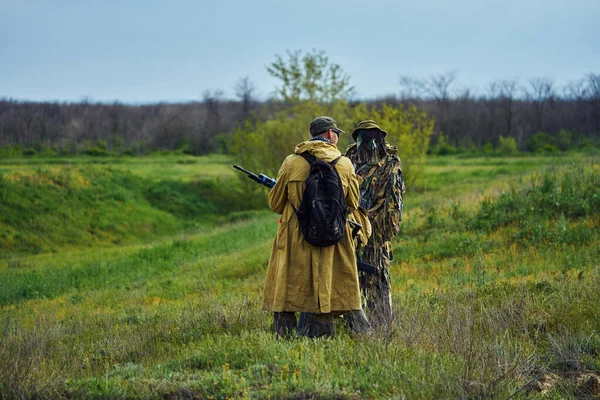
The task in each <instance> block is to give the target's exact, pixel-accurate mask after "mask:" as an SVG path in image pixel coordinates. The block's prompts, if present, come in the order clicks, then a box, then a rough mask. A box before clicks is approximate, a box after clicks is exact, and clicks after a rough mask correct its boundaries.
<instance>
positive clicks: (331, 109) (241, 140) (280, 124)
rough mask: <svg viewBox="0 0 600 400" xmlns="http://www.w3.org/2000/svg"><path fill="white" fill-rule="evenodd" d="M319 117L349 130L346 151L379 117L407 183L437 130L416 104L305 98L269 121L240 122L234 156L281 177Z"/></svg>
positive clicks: (343, 142)
mask: <svg viewBox="0 0 600 400" xmlns="http://www.w3.org/2000/svg"><path fill="white" fill-rule="evenodd" d="M319 115H330V116H332V117H333V118H335V119H336V120H337V122H338V125H339V126H340V127H341V128H342V129H343V130H345V131H346V132H347V134H346V135H341V136H340V142H339V143H338V148H339V149H340V151H341V152H342V153H343V152H344V151H345V149H346V146H348V145H350V144H351V143H352V142H353V141H352V137H351V136H350V132H351V131H352V129H353V127H354V126H356V124H357V123H358V122H359V121H361V120H365V119H374V120H375V121H377V123H378V125H379V126H380V127H381V128H382V129H384V130H386V131H387V132H388V135H387V137H386V141H388V142H389V143H390V144H392V145H397V146H398V152H399V154H400V157H401V159H402V166H403V170H404V174H405V176H406V181H407V185H410V184H412V183H413V182H414V181H415V180H416V179H417V178H418V176H419V174H420V173H421V171H422V169H423V165H424V163H425V156H426V154H427V148H428V146H429V138H430V136H431V134H432V133H433V120H432V119H431V118H429V117H427V116H426V115H425V114H424V113H422V112H420V111H418V110H417V109H416V108H415V107H411V108H406V109H405V108H404V107H402V106H401V105H400V106H397V107H395V106H390V105H387V104H384V105H383V107H382V108H381V109H376V108H375V107H373V108H370V109H369V108H368V107H367V106H366V104H364V103H361V104H358V105H356V106H351V105H349V104H348V103H347V102H344V101H337V102H334V103H331V104H317V103H313V102H309V101H305V102H301V103H298V104H295V105H292V106H290V107H287V108H286V109H284V110H282V111H280V112H278V113H277V114H276V115H275V116H274V117H273V118H271V119H269V120H267V121H253V120H247V121H246V123H245V124H244V125H241V126H238V127H237V128H236V129H235V130H234V134H233V137H232V140H231V142H230V144H229V148H230V150H231V154H232V155H233V156H234V159H235V160H236V163H238V164H240V165H243V166H244V167H245V168H246V169H249V170H254V171H260V172H262V173H265V174H267V175H269V176H276V174H277V171H278V170H279V167H280V165H281V163H282V162H283V160H284V159H285V157H286V156H287V155H289V154H291V153H292V152H293V151H294V146H295V145H296V144H298V143H300V142H302V141H305V140H307V139H308V138H309V137H310V136H309V134H308V125H309V123H310V121H311V120H312V119H313V118H315V117H316V116H319ZM246 181H247V180H246V179H244V182H246ZM252 185H253V184H252V183H251V182H250V183H247V190H249V191H251V192H252V191H256V190H257V189H256V188H254V187H253V186H252ZM254 186H256V185H254Z"/></svg>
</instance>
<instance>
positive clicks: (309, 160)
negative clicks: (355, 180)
mask: <svg viewBox="0 0 600 400" xmlns="http://www.w3.org/2000/svg"><path fill="white" fill-rule="evenodd" d="M300 155H301V156H302V158H304V159H305V160H306V162H307V163H308V164H309V165H313V163H314V162H315V161H317V157H315V156H313V155H312V154H310V153H309V152H308V151H305V152H304V153H301V154H300ZM340 158H342V156H339V157H338V158H336V159H335V160H333V161H332V162H330V163H329V164H330V165H331V166H332V167H334V166H335V164H337V162H338V161H339V160H340Z"/></svg>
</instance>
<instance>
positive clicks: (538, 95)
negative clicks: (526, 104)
mask: <svg viewBox="0 0 600 400" xmlns="http://www.w3.org/2000/svg"><path fill="white" fill-rule="evenodd" d="M529 86H530V89H529V90H526V94H527V97H528V99H529V100H530V101H531V102H532V103H533V109H534V112H535V116H536V118H535V119H536V121H535V129H536V131H542V130H543V129H544V117H545V113H546V108H547V107H548V103H549V101H550V100H551V98H552V96H553V95H554V87H553V83H552V80H550V79H548V78H533V79H530V80H529Z"/></svg>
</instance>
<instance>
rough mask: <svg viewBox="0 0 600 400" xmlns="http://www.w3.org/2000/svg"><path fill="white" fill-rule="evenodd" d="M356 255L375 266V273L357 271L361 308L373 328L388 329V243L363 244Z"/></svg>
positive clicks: (390, 308)
mask: <svg viewBox="0 0 600 400" xmlns="http://www.w3.org/2000/svg"><path fill="white" fill-rule="evenodd" d="M369 244H370V243H369ZM358 256H359V257H358V258H359V260H360V261H363V262H366V263H367V264H371V265H373V266H374V267H375V268H376V272H375V273H366V272H363V271H359V273H358V279H359V283H360V290H361V292H362V296H363V302H364V303H363V309H364V310H365V312H366V314H367V317H368V318H369V322H370V323H371V325H372V326H373V328H374V329H377V330H381V329H388V328H389V327H390V324H391V322H392V318H393V314H392V285H391V279H390V259H391V251H390V245H389V243H385V244H384V245H382V246H372V245H368V246H365V248H363V249H361V251H360V252H359V254H358Z"/></svg>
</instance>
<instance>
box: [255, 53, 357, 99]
mask: <svg viewBox="0 0 600 400" xmlns="http://www.w3.org/2000/svg"><path fill="white" fill-rule="evenodd" d="M287 55H288V59H287V61H285V60H284V59H283V57H282V56H280V55H277V56H276V61H275V62H273V63H271V64H270V65H269V66H268V67H267V70H268V72H269V73H270V74H271V75H272V76H274V77H275V78H277V79H279V81H280V87H279V88H277V93H278V94H279V96H280V97H281V99H282V100H283V101H284V102H287V103H297V102H300V101H305V100H308V101H311V102H324V103H330V102H333V101H336V100H344V99H347V98H348V97H349V95H350V93H351V92H352V90H353V88H352V87H351V86H350V78H349V77H348V76H347V75H346V74H345V73H344V71H343V70H342V68H341V67H340V66H339V65H338V64H332V63H330V62H329V59H328V57H327V56H326V55H325V52H324V51H317V50H314V49H313V51H312V52H307V53H305V54H302V52H301V51H300V50H296V51H293V52H290V51H288V52H287Z"/></svg>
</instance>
